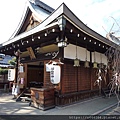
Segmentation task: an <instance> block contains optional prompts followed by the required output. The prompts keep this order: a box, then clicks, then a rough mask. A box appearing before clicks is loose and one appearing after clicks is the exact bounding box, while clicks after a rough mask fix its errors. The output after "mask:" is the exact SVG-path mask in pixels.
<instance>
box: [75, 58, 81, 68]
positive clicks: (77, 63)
mask: <svg viewBox="0 0 120 120" xmlns="http://www.w3.org/2000/svg"><path fill="white" fill-rule="evenodd" d="M74 66H75V67H78V66H80V60H79V59H78V58H76V59H74Z"/></svg>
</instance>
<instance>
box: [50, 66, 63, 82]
mask: <svg viewBox="0 0 120 120" xmlns="http://www.w3.org/2000/svg"><path fill="white" fill-rule="evenodd" d="M50 69H51V70H50V81H51V83H53V84H58V83H59V82H60V77H61V71H60V66H58V65H52V66H51V68H50Z"/></svg>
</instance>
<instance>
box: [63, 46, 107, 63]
mask: <svg viewBox="0 0 120 120" xmlns="http://www.w3.org/2000/svg"><path fill="white" fill-rule="evenodd" d="M77 57H78V59H80V60H81V61H85V59H86V49H85V48H82V47H78V46H77ZM95 57H96V62H97V63H101V55H100V53H98V52H95ZM64 58H69V59H75V58H76V46H75V45H72V44H69V45H68V46H67V47H65V48H64ZM87 60H88V61H90V52H89V51H87ZM92 62H94V52H92ZM102 63H104V64H106V65H107V57H106V56H105V55H104V54H102Z"/></svg>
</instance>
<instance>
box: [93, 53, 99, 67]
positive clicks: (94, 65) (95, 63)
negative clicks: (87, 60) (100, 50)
mask: <svg viewBox="0 0 120 120" xmlns="http://www.w3.org/2000/svg"><path fill="white" fill-rule="evenodd" d="M93 68H98V67H97V62H96V57H95V51H94V63H93Z"/></svg>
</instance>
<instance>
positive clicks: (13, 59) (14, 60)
mask: <svg viewBox="0 0 120 120" xmlns="http://www.w3.org/2000/svg"><path fill="white" fill-rule="evenodd" d="M8 63H9V64H10V65H14V66H15V65H16V57H14V58H12V60H9V61H8Z"/></svg>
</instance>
